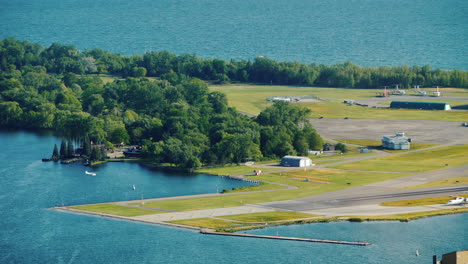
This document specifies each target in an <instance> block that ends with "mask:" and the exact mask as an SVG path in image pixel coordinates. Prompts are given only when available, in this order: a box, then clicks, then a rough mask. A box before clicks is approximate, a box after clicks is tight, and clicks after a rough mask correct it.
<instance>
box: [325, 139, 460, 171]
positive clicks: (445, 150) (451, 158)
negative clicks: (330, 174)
mask: <svg viewBox="0 0 468 264" xmlns="http://www.w3.org/2000/svg"><path fill="white" fill-rule="evenodd" d="M467 152H468V145H457V146H447V147H441V148H434V149H428V150H421V151H417V152H409V153H404V154H398V155H391V156H385V157H378V158H374V159H369V160H364V161H358V162H352V163H347V164H342V165H336V166H332V167H333V168H336V169H346V170H363V171H387V172H426V171H433V170H438V169H443V168H451V167H458V166H462V165H466V164H467V163H468V161H467V159H466V153H467Z"/></svg>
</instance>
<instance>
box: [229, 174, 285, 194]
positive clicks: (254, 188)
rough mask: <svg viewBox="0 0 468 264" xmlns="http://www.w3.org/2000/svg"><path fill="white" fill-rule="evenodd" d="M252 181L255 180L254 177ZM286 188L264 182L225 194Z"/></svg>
mask: <svg viewBox="0 0 468 264" xmlns="http://www.w3.org/2000/svg"><path fill="white" fill-rule="evenodd" d="M252 179H255V177H253V178H252ZM284 188H285V187H284V186H281V185H278V184H272V183H267V182H262V183H260V184H255V185H250V186H245V187H238V188H234V189H232V190H226V191H225V192H224V193H234V192H257V191H267V190H278V189H284Z"/></svg>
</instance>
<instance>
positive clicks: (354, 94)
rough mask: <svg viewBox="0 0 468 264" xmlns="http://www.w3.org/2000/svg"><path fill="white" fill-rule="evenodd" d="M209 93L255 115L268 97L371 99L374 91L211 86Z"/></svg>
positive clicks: (294, 87) (261, 108) (271, 86)
mask: <svg viewBox="0 0 468 264" xmlns="http://www.w3.org/2000/svg"><path fill="white" fill-rule="evenodd" d="M209 88H210V91H220V92H223V93H225V94H226V96H227V98H228V101H229V105H230V106H234V107H236V108H237V110H239V111H242V112H246V113H249V114H253V115H257V114H258V113H260V111H262V110H263V109H265V108H266V107H267V106H269V105H271V103H269V102H267V101H266V98H267V97H268V96H304V95H313V96H317V97H320V98H326V99H331V100H340V99H341V98H347V99H360V98H371V97H373V96H375V91H374V90H368V89H337V88H316V87H299V86H280V85H248V84H245V85H211V86H210V87H209Z"/></svg>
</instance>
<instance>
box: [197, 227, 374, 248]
mask: <svg viewBox="0 0 468 264" xmlns="http://www.w3.org/2000/svg"><path fill="white" fill-rule="evenodd" d="M200 233H202V234H208V235H220V236H237V237H251V238H264V239H279V240H290V241H303V242H316V243H329V244H342V245H353V246H369V245H372V244H371V243H368V242H354V241H341V240H328V239H316V238H300V237H283V236H267V235H254V234H239V233H225V232H215V231H212V230H209V229H201V230H200Z"/></svg>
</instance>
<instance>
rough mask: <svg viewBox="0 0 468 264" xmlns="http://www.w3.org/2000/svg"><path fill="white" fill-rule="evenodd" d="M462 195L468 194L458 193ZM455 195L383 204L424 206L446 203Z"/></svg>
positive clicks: (385, 204)
mask: <svg viewBox="0 0 468 264" xmlns="http://www.w3.org/2000/svg"><path fill="white" fill-rule="evenodd" d="M457 196H460V197H468V194H462V195H457ZM452 199H453V197H450V196H439V197H431V198H422V199H413V200H401V201H393V202H384V203H382V204H381V205H383V206H405V207H406V206H409V207H412V206H424V205H434V204H446V203H447V202H448V201H450V200H452Z"/></svg>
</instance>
